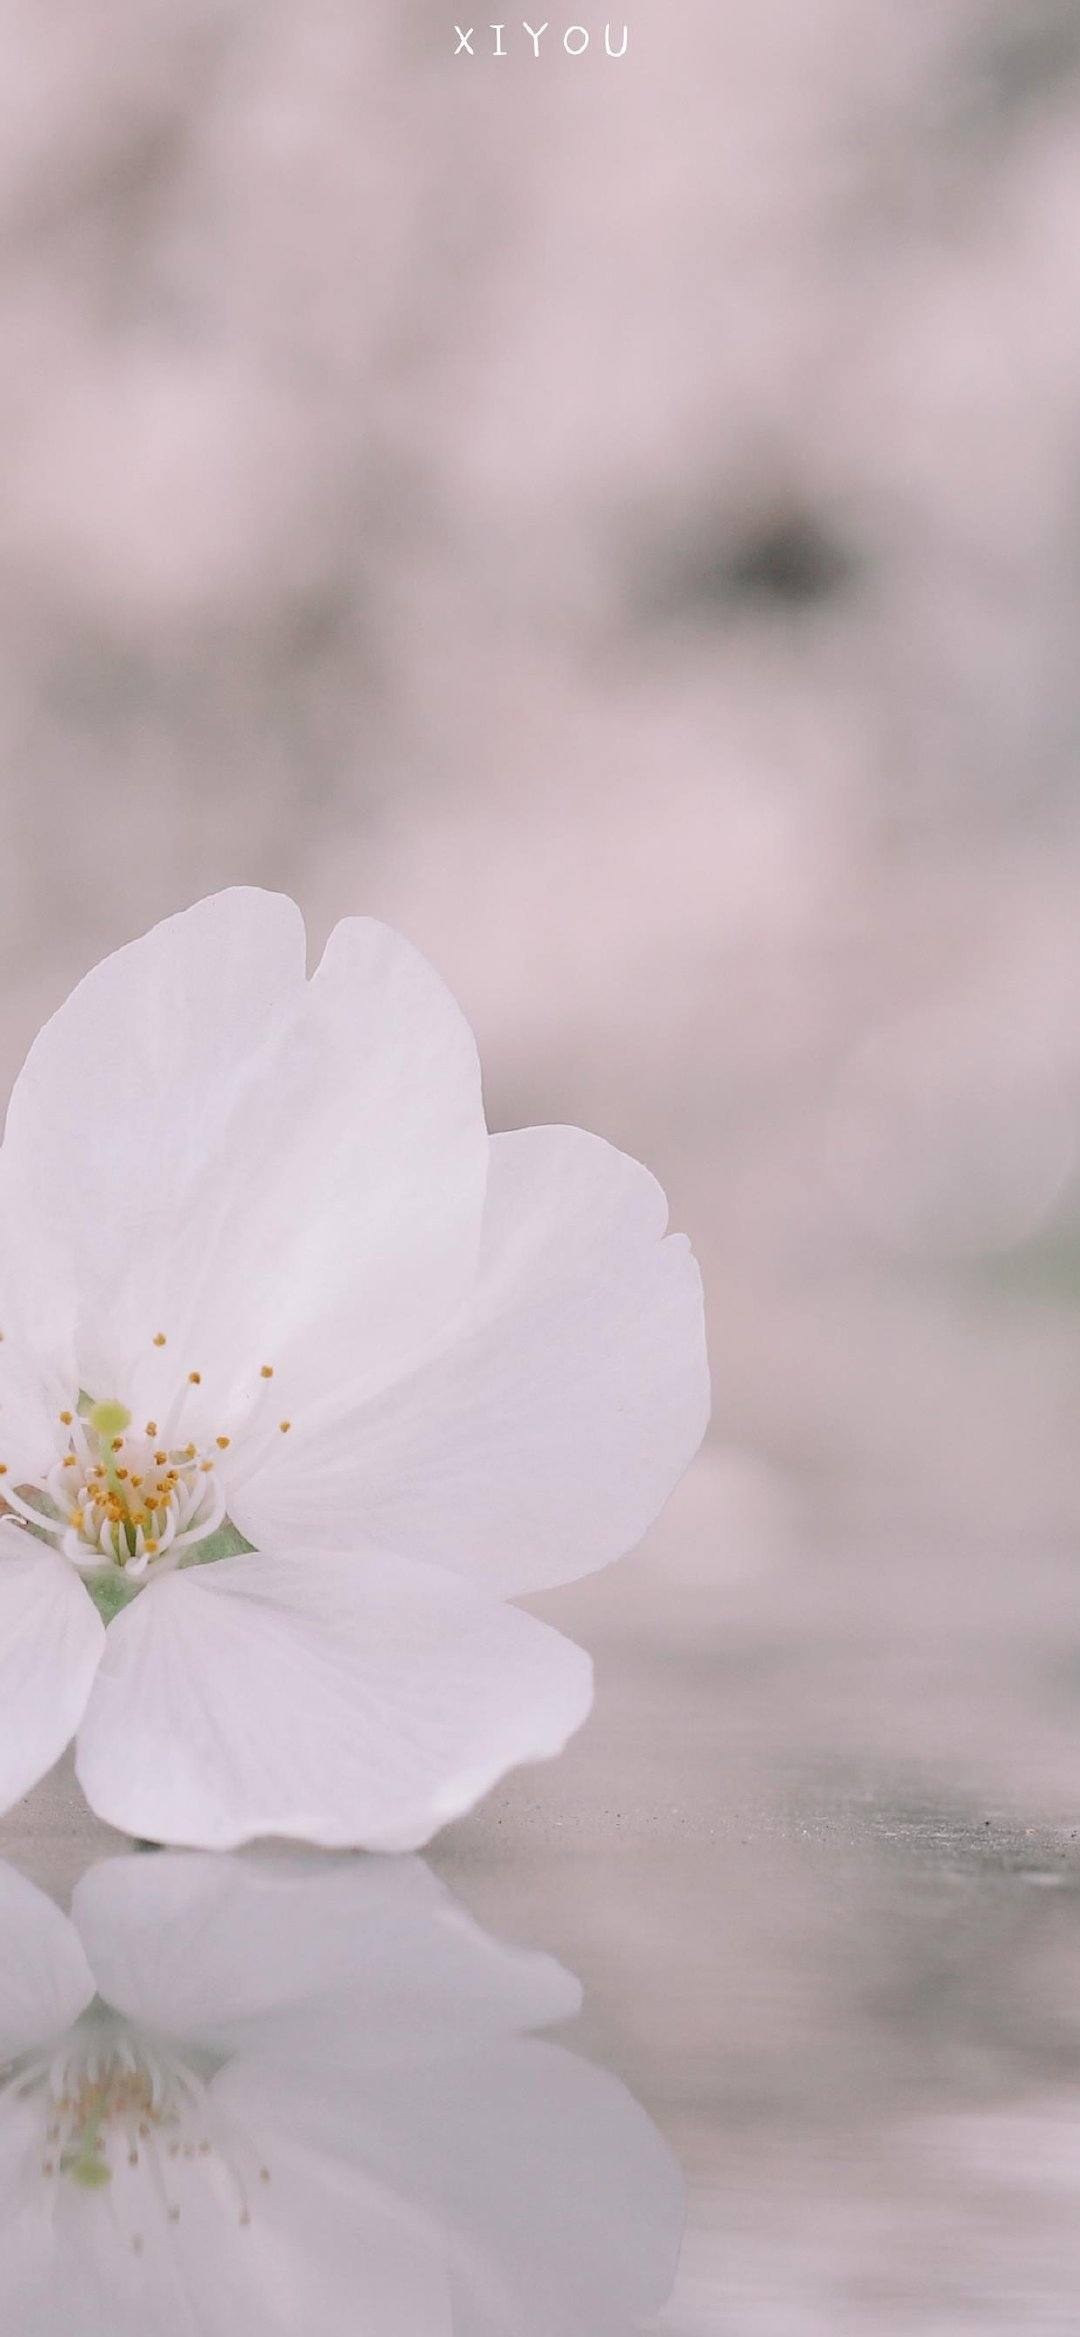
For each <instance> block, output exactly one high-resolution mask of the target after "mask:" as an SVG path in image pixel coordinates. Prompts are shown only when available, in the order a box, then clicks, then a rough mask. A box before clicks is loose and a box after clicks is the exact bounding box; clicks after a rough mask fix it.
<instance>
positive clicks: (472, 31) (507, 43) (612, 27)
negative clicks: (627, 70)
mask: <svg viewBox="0 0 1080 2337" xmlns="http://www.w3.org/2000/svg"><path fill="white" fill-rule="evenodd" d="M454 40H455V42H456V44H457V45H456V47H455V50H454V55H455V57H508V56H509V54H510V51H511V48H516V49H523V50H524V52H525V54H526V56H533V57H540V56H546V55H548V54H550V52H551V50H552V49H564V50H565V51H566V54H567V56H568V57H583V56H584V55H585V51H586V49H589V48H591V49H593V50H594V51H596V52H598V53H599V54H600V55H601V56H605V57H625V55H626V52H627V49H628V48H629V46H630V27H629V25H628V24H605V26H604V31H603V36H602V37H601V35H600V33H599V32H593V33H590V31H589V29H588V27H587V25H584V24H568V25H567V27H566V30H565V31H560V30H559V29H558V28H557V27H553V26H552V25H550V24H537V25H532V24H526V23H525V21H524V18H523V19H522V22H521V25H520V28H519V27H518V26H517V25H516V24H468V25H465V24H455V26H454Z"/></svg>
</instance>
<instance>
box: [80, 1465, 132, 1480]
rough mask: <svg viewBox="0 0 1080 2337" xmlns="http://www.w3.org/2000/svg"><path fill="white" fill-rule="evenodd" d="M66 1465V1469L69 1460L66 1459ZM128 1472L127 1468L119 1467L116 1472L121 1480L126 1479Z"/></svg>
mask: <svg viewBox="0 0 1080 2337" xmlns="http://www.w3.org/2000/svg"><path fill="white" fill-rule="evenodd" d="M64 1467H65V1469H66V1468H67V1462H66V1461H65V1462H64ZM127 1473H128V1472H127V1470H126V1469H118V1470H117V1472H116V1474H117V1476H118V1477H119V1478H120V1480H121V1482H123V1479H124V1478H125V1477H126V1476H127Z"/></svg>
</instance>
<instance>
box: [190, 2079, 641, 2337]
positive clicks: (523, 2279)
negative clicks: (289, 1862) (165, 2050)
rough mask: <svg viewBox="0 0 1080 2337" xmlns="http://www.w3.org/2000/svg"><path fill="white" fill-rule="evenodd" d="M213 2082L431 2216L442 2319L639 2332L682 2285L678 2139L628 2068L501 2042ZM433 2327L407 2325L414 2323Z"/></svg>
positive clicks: (231, 2104)
mask: <svg viewBox="0 0 1080 2337" xmlns="http://www.w3.org/2000/svg"><path fill="white" fill-rule="evenodd" d="M286 2081H287V2083H286ZM214 2098H215V2103H216V2104H217V2105H218V2106H219V2107H220V2108H221V2110H222V2111H223V2112H225V2113H226V2114H228V2115H231V2116H232V2117H233V2118H234V2119H235V2120H236V2121H237V2123H238V2124H242V2125H244V2126H247V2127H248V2128H249V2129H250V2130H253V2131H255V2132H261V2131H265V2130H267V2129H268V2128H269V2127H270V2125H271V2122H272V2121H274V2120H276V2122H277V2124H278V2126H279V2129H281V2130H283V2131H287V2132H289V2134H290V2135H291V2138H292V2142H293V2148H294V2150H295V2151H296V2153H297V2156H298V2157H299V2154H300V2151H301V2149H302V2148H303V2146H305V2145H306V2146H307V2148H308V2150H309V2151H310V2152H311V2153H312V2155H313V2156H315V2155H316V2154H317V2155H318V2157H319V2158H320V2159H321V2160H322V2162H323V2163H324V2164H326V2165H328V2166H329V2165H335V2164H336V2165H338V2166H341V2167H346V2166H348V2165H350V2164H351V2165H352V2166H353V2167H354V2168H355V2171H356V2174H357V2176H358V2177H359V2178H362V2179H364V2180H366V2181H367V2182H369V2183H371V2182H376V2181H377V2182H379V2183H380V2185H381V2187H382V2189H383V2192H384V2194H385V2195H387V2196H393V2195H396V2196H397V2197H398V2198H399V2199H400V2201H401V2202H402V2205H403V2206H404V2205H405V2204H406V2203H409V2204H410V2205H411V2207H412V2209H413V2212H414V2214H415V2215H416V2216H417V2219H418V2221H420V2219H423V2220H422V2223H421V2228H423V2226H424V2225H425V2224H426V2225H428V2227H429V2228H430V2224H431V2223H432V2222H433V2223H434V2225H435V2229H436V2231H437V2233H438V2235H439V2239H440V2242H441V2245H440V2248H439V2256H440V2260H441V2261H442V2263H443V2264H444V2265H445V2267H446V2276H447V2295H446V2300H445V2306H444V2310H445V2313H446V2318H445V2320H442V2321H437V2322H435V2323H434V2328H436V2329H440V2330H441V2329H449V2328H452V2329H453V2331H454V2337H494V2332H496V2331H498V2332H500V2333H501V2332H508V2331H512V2332H513V2337H583V2333H584V2332H586V2331H587V2332H588V2337H628V2332H629V2331H630V2330H632V2329H634V2330H638V2329H644V2328H645V2327H646V2326H649V2327H651V2326H652V2325H653V2320H654V2316H655V2315H656V2313H657V2312H658V2311H659V2310H660V2308H661V2306H662V2305H663V2303H664V2301H665V2299H666V2297H667V2295H668V2293H669V2291H670V2289H671V2285H672V2282H673V2280H674V2276H675V2269H676V2264H677V2260H678V2253H679V2243H680V2240H681V2236H682V2225H683V2216H684V2186H683V2182H682V2178H681V2176H680V2173H679V2169H678V2167H677V2165H676V2163H675V2160H674V2158H673V2156H672V2154H671V2151H670V2150H669V2149H668V2146H667V2144H666V2143H665V2142H664V2141H663V2139H662V2137H661V2135H660V2134H659V2133H658V2132H657V2129H656V2127H655V2126H654V2125H653V2123H652V2120H651V2119H650V2118H648V2117H647V2116H646V2115H645V2112H644V2111H643V2110H642V2109H641V2108H640V2107H639V2106H638V2104H637V2103H636V2102H635V2101H634V2100H633V2099H632V2097H631V2096H630V2094H629V2093H628V2092H627V2091H626V2089H625V2087H624V2086H623V2085H621V2084H620V2083H619V2081H618V2080H617V2079H616V2078H614V2077H611V2076H610V2075H609V2074H608V2072H607V2071H606V2070H603V2069H597V2068H595V2067H593V2066H592V2064H591V2063H589V2062H587V2061H584V2060H580V2059H579V2058H578V2057H577V2055H576V2054H574V2053H570V2052H566V2051H564V2050H563V2049H562V2048H561V2047H559V2046H557V2045H551V2044H548V2043H547V2042H546V2041H540V2040H538V2039H536V2038H512V2039H506V2040H504V2041H491V2042H490V2043H489V2044H487V2045H486V2046H485V2047H482V2048H480V2049H477V2050H475V2051H474V2052H473V2053H471V2054H469V2055H468V2056H467V2058H466V2059H465V2060H464V2061H462V2062H461V2063H455V2062H453V2061H449V2060H444V2061H442V2062H440V2063H435V2064H430V2065H428V2066H426V2067H425V2066H423V2065H419V2066H416V2067H413V2068H404V2069H395V2070H392V2071H384V2072H381V2073H380V2072H375V2073H372V2076H371V2077H370V2078H369V2080H368V2082H367V2083H366V2084H364V2085H363V2086H360V2087H358V2086H357V2085H356V2082H355V2078H354V2075H353V2072H352V2069H351V2068H348V2069H346V2070H345V2071H343V2072H342V2078H341V2081H340V2082H339V2083H337V2084H335V2083H334V2080H333V2077H332V2075H331V2074H330V2073H328V2072H327V2071H326V2070H325V2069H323V2068H316V2069H309V2070H304V2069H303V2068H302V2067H299V2066H295V2067H292V2068H290V2069H289V2071H288V2072H285V2071H282V2070H279V2069H277V2068H275V2067H272V2066H271V2067H263V2066H260V2065H259V2064H258V2063H256V2062H253V2061H250V2060H249V2061H245V2060H243V2059H239V2060H237V2061H234V2062H232V2063H231V2064H230V2065H229V2066H228V2067H227V2068H225V2069H223V2070H222V2071H221V2072H220V2074H219V2076H218V2077H217V2078H216V2079H215V2080H214ZM389 2326H390V2327H391V2328H393V2329H395V2330H396V2329H397V2327H398V2323H397V2322H396V2321H394V2320H393V2319H391V2320H390V2322H389ZM428 2326H429V2324H427V2323H420V2324H416V2323H411V2324H410V2323H409V2322H408V2321H407V2320H403V2321H402V2323H401V2327H402V2329H403V2330H404V2329H409V2330H410V2337H412V2331H413V2330H416V2331H417V2333H418V2337H419V2331H420V2330H424V2331H425V2332H426V2329H427V2327H428Z"/></svg>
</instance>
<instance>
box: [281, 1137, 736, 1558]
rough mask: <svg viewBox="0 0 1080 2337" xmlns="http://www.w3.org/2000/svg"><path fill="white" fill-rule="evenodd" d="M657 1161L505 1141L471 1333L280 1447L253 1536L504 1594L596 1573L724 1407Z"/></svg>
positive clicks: (560, 1140)
mask: <svg viewBox="0 0 1080 2337" xmlns="http://www.w3.org/2000/svg"><path fill="white" fill-rule="evenodd" d="M666 1216H667V1211H666V1204H665V1202H664V1196H663V1194H662V1192H661V1190H660V1187H659V1186H658V1185H657V1184H656V1182H655V1180H654V1178H652V1177H651V1176H650V1175H649V1174H648V1171H647V1170H645V1169H643V1168H641V1167H640V1166H639V1164H638V1163H637V1162H636V1161H632V1160H629V1159H627V1157H626V1156H625V1154H623V1153H620V1152H616V1151H615V1150H614V1149H613V1148H612V1146H610V1145H608V1144H604V1143H603V1142H601V1141H600V1139H599V1138H597V1137H592V1136H587V1135H585V1134H584V1133H583V1132H582V1131H581V1130H580V1129H576V1128H531V1129H523V1130H521V1131H519V1132H518V1133H517V1134H515V1135H512V1136H499V1137H495V1138H494V1139H493V1141H492V1146H491V1166H490V1172H489V1182H488V1207H487V1213H486V1217H485V1226H484V1241H483V1248H482V1253H481V1261H480V1269H479V1276H478V1282H477V1287H476V1291H475V1295H474V1298H473V1300H472V1303H471V1305H470V1307H469V1309H468V1310H467V1312H466V1314H465V1317H464V1319H463V1320H462V1322H461V1323H460V1324H459V1325H458V1326H457V1333H456V1336H455V1337H454V1338H453V1339H452V1341H448V1342H447V1343H445V1344H444V1345H443V1347H442V1348H441V1349H440V1351H439V1352H438V1353H437V1354H436V1355H434V1356H432V1357H431V1359H430V1360H428V1361H427V1362H426V1363H425V1364H423V1365H422V1366H421V1367H420V1368H419V1369H418V1370H417V1371H416V1372H415V1373H414V1374H413V1375H412V1376H411V1377H409V1378H406V1379H403V1380H402V1381H401V1382H400V1383H399V1384H397V1385H395V1386H393V1387H389V1388H387V1389H386V1390H385V1391H384V1392H383V1394H382V1395H381V1396H380V1397H378V1398H377V1399H376V1400H375V1401H374V1402H373V1403H371V1404H370V1405H368V1406H367V1407H365V1409H364V1410H363V1411H362V1412H361V1413H360V1414H358V1416H357V1418H356V1419H355V1420H354V1421H350V1422H349V1423H348V1425H347V1427H343V1426H342V1424H341V1423H337V1424H335V1425H333V1426H328V1427H327V1428H326V1430H325V1431H324V1432H323V1433H322V1434H321V1435H317V1436H314V1437H312V1438H310V1439H309V1438H307V1437H304V1436H298V1437H297V1439H296V1443H295V1449H292V1439H289V1440H288V1444H289V1447H290V1449H287V1450H282V1451H280V1452H278V1451H275V1452H274V1453H273V1454H272V1455H271V1456H270V1459H269V1461H268V1463H267V1465H266V1467H265V1468H264V1469H263V1470H262V1471H261V1472H260V1474H259V1476H258V1477H257V1478H256V1479H255V1480H253V1481H252V1483H251V1484H250V1485H249V1486H248V1487H246V1488H245V1490H244V1493H243V1496H242V1498H241V1499H240V1501H239V1503H238V1504H237V1506H236V1510H235V1514H236V1516H237V1517H238V1520H239V1522H240V1524H241V1526H242V1528H243V1531H244V1532H245V1534H246V1535H247V1536H248V1538H249V1540H251V1541H255V1542H259V1543H261V1542H263V1541H267V1542H271V1541H272V1542H274V1543H276V1545H277V1546H278V1547H279V1548H281V1547H285V1546H287V1545H288V1544H289V1543H290V1542H291V1543H295V1544H297V1545H298V1546H302V1545H303V1544H304V1542H305V1541H306V1540H308V1539H310V1540H311V1541H313V1542H315V1543H316V1544H319V1545H321V1546H323V1547H335V1548H347V1547H349V1546H350V1544H351V1543H352V1542H354V1541H355V1539H356V1534H357V1529H358V1521H359V1529H360V1531H362V1532H363V1533H364V1534H365V1535H367V1536H369V1537H370V1539H371V1540H372V1541H374V1542H377V1543H379V1544H380V1545H385V1546H386V1547H388V1548H391V1549H394V1550H399V1551H401V1552H402V1553H404V1554H405V1555H407V1556H409V1557H413V1558H418V1559H423V1560H425V1561H427V1562H429V1563H431V1564H435V1565H439V1566H445V1567H448V1568H452V1569H453V1570H454V1571H455V1572H459V1573H461V1574H463V1575H465V1576H467V1577H468V1578H470V1579H471V1580H473V1581H475V1582H476V1583H478V1584H483V1586H484V1587H485V1588H488V1589H492V1590H494V1591H496V1592H497V1593H499V1594H500V1595H504V1596H516V1595H517V1594H519V1593H522V1592H525V1591H531V1590H539V1589H541V1588H544V1587H548V1586H550V1585H552V1584H555V1583H559V1582H567V1581H571V1580H573V1579H574V1578H575V1577H576V1576H578V1575H581V1574H587V1573H589V1572H590V1571H591V1570H592V1569H593V1568H595V1567H597V1566H602V1565H605V1564H606V1563H607V1561H608V1560H609V1559H611V1558H615V1557H618V1556H619V1555H620V1554H621V1553H622V1552H623V1551H624V1550H626V1549H629V1548H630V1547H631V1546H632V1544H633V1543H634V1542H636V1541H637V1540H638V1539H639V1537H640V1536H641V1534H642V1533H643V1532H644V1530H645V1528H646V1526H648V1525H649V1524H650V1523H651V1522H652V1519H653V1518H654V1517H655V1515H656V1513H657V1511H658V1510H659V1509H660V1508H661V1507H662V1505H663V1503H664V1501H665V1500H666V1499H667V1496H668V1494H669V1493H670V1492H671V1490H672V1488H673V1486H674V1485H675V1484H676V1483H677V1481H678V1479H679V1477H680V1476H681V1474H682V1472H683V1470H684V1469H685V1468H686V1466H687V1463H688V1462H689V1461H690V1459H691V1458H692V1456H693V1454H694V1452H695V1451H696V1449H697V1446H698V1444H699V1443H700V1441H701V1437H702V1435H703V1433H704V1429H705V1424H706V1421H707V1418H708V1406H709V1387H708V1368H707V1364H706V1359H705V1339H704V1322H703V1313H702V1301H701V1283H700V1277H699V1274H698V1270H697V1266H696V1264H695V1262H694V1259H693V1257H692V1255H691V1253H690V1250H689V1248H688V1246H687V1244H686V1242H685V1240H683V1238H682V1237H681V1236H669V1237H668V1238H667V1239H666V1240H665V1239H663V1238H662V1237H663V1234H664V1226H665V1223H666Z"/></svg>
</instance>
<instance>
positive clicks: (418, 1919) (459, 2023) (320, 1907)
mask: <svg viewBox="0 0 1080 2337" xmlns="http://www.w3.org/2000/svg"><path fill="white" fill-rule="evenodd" d="M72 1912H73V1916H74V1920H75V1922H76V1924H77V1925H78V1929H79V1932H80V1934H81V1936H82V1938H83V1940H84V1942H85V1944H86V1948H87V1952H88V1954H89V1957H90V1960H91V1963H92V1965H93V1968H94V1972H95V1974H96V1976H97V1983H98V1987H99V1989H100V1991H101V1994H102V1995H103V1996H104V1997H105V1998H106V1999H107V2000H108V2002H109V2003H110V2004H111V2005H114V2006H115V2007H116V2008H117V2010H118V2011H120V2012H123V2013H125V2014H126V2015H127V2017H128V2018H129V2019H130V2020H132V2021H134V2022H135V2023H136V2024H137V2025H139V2026H141V2027H144V2028H149V2029H152V2030H155V2031H157V2032H162V2033H165V2034H168V2033H170V2032H171V2033H173V2034H174V2035H177V2036H183V2037H186V2038H189V2039H195V2038H197V2039H198V2041H199V2043H200V2044H201V2045H203V2046H204V2047H206V2048H208V2049H213V2050H214V2051H216V2052H219V2053H220V2052H223V2051H224V2052H229V2053H232V2052H235V2051H237V2050H242V2051H244V2052H248V2053H250V2052H251V2051H261V2052H262V2053H263V2054H272V2055H273V2057H274V2058H275V2060H278V2061H280V2060H283V2059H285V2058H294V2059H295V2058H300V2059H302V2060H303V2061H304V2062H305V2063H306V2064H307V2065H310V2064H311V2063H312V2061H313V2059H315V2058H316V2057H317V2058H319V2059H320V2060H321V2061H322V2062H324V2063H326V2064H328V2065H329V2066H330V2067H332V2068H340V2066H341V2063H342V2057H343V2055H347V2056H348V2057H349V2060H350V2063H354V2062H355V2063H357V2064H359V2065H360V2066H361V2067H374V2066H380V2065H382V2064H385V2062H387V2061H388V2060H392V2061H393V2062H394V2063H395V2064H399V2063H402V2062H409V2061H413V2060H416V2059H418V2058H419V2059H428V2060H430V2059H441V2058H443V2057H444V2056H446V2055H447V2054H452V2055H459V2054H461V2053H463V2052H467V2051H469V2050H470V2049H471V2050H473V2051H475V2049H476V2043H477V2040H478V2038H482V2037H486V2036H489V2035H491V2034H492V2033H495V2034H499V2033H506V2034H510V2033H511V2032H513V2031H515V2030H519V2029H525V2028H533V2027H539V2026H542V2025H546V2024H547V2023H549V2022H551V2021H557V2020H566V2019H569V2018H570V2016H571V2015H572V2014H573V2013H575V2012H576V2011H577V2010H578V2009H579V2006H580V2001H581V1991H580V1988H579V1986H578V1983H577V1981H576V1980H575V1979H574V1978H573V1977H572V1975H571V1974H570V1973H569V1972H566V1971H564V1970H563V1968H562V1966H561V1965H559V1964H557V1963H555V1961H554V1960H553V1958H552V1957H550V1956H546V1955H541V1954H536V1953H533V1952H532V1951H530V1950H528V1949H525V1948H516V1947H508V1946H504V1945H503V1944H501V1943H500V1942H498V1941H496V1940H493V1939H490V1938H489V1937H488V1936H487V1934H486V1933H485V1932H482V1931H481V1930H480V1929H479V1927H478V1925H476V1924H475V1923H473V1922H472V1920H471V1918H470V1917H469V1916H468V1915H466V1913H465V1912H464V1910H463V1909H462V1908H461V1907H459V1906H458V1905H457V1904H456V1902H455V1901H454V1899H453V1898H452V1897H451V1895H450V1893H449V1891H448V1890H447V1888H446V1886H445V1884H444V1883H442V1882H440V1881H439V1880H438V1879H437V1878H436V1876H435V1875H433V1874H432V1873H431V1870H430V1868H428V1867H426V1866H425V1865H424V1864H423V1863H422V1862H421V1861H420V1860H419V1859H415V1858H404V1859H403V1858H382V1859H380V1858H368V1859H363V1860H357V1861H353V1860H349V1861H347V1862H344V1863H343V1862H342V1860H341V1859H340V1858H337V1857H334V1858H332V1859H331V1858H328V1857H325V1856H322V1855H319V1854H316V1853H310V1854H308V1855H306V1856H301V1855H298V1854H297V1853H295V1852H281V1851H279V1852H270V1851H264V1852H262V1853H260V1854H257V1855H252V1856H250V1857H245V1858H240V1857H233V1858H229V1857H225V1858H222V1857H219V1856H215V1855H213V1854H212V1853H201V1852H198V1851H190V1852H188V1851H162V1852H161V1853H160V1854H159V1855H158V1856H157V1857H154V1858H148V1857H145V1856H143V1855H128V1856H125V1857H120V1858H108V1859H102V1860H101V1861H100V1862H99V1863H98V1864H97V1865H96V1866H94V1867H91V1868H90V1869H89V1871H88V1872H87V1873H86V1874H84V1875H83V1876H82V1877H81V1878H80V1880H79V1882H78V1883H77V1884H76V1887H75V1893H74V1898H73V1902H72Z"/></svg>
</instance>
